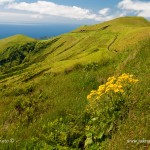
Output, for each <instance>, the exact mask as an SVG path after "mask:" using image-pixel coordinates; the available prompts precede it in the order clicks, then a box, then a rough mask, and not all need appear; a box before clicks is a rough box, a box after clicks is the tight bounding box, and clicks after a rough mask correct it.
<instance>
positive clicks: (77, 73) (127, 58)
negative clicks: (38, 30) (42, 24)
mask: <svg viewBox="0 0 150 150" xmlns="http://www.w3.org/2000/svg"><path fill="white" fill-rule="evenodd" d="M149 47H150V22H149V21H147V20H146V19H144V18H142V17H121V18H117V19H114V20H110V21H107V22H104V23H101V24H96V25H90V26H87V25H85V26H82V27H80V28H77V29H75V30H73V31H72V32H70V33H65V34H62V35H59V36H57V37H53V38H50V39H48V40H37V39H32V38H30V37H27V36H25V35H15V36H12V37H8V38H5V39H1V40H0V104H1V105H0V126H1V132H0V137H1V139H4V138H10V137H11V138H14V139H15V140H16V142H15V143H14V144H7V145H6V144H4V145H3V149H15V148H16V147H17V148H18V149H23V148H25V149H33V147H34V148H37V149H38V148H41V149H42V148H43V149H44V148H45V149H55V148H56V149H65V148H66V149H67V148H68V149H71V148H72V149H83V147H84V145H85V143H84V142H85V138H86V137H87V135H82V134H83V133H82V131H84V130H85V129H84V125H85V124H86V121H87V120H86V119H85V114H84V112H85V107H86V105H87V103H88V102H87V98H86V97H87V95H88V94H89V92H90V91H91V90H93V89H97V88H98V86H99V85H102V84H104V83H106V82H107V78H108V77H110V76H113V75H114V76H115V75H120V74H122V73H129V74H133V75H134V76H136V78H137V79H139V81H140V82H139V83H138V84H137V85H136V86H135V87H134V89H133V90H132V91H131V96H130V97H129V98H130V100H129V101H130V103H129V104H128V106H127V107H128V111H127V112H126V115H125V116H123V117H122V119H120V120H119V119H118V120H115V123H116V126H115V127H114V126H113V127H112V128H113V131H114V130H115V132H112V133H111V135H109V136H106V135H103V134H104V133H103V134H101V135H99V137H101V140H100V141H99V142H102V143H103V144H102V145H101V146H102V147H105V148H104V149H112V147H114V149H115V148H116V149H125V148H126V147H127V146H128V148H130V149H137V148H138V149H141V150H142V149H143V150H144V146H143V145H140V144H139V145H136V144H128V143H127V142H126V141H127V140H132V139H139V140H140V139H142V138H146V139H148V138H149V136H150V135H149V132H148V128H149V124H148V122H149V121H150V120H149V117H148V116H149V108H148V107H149V104H150V101H149V96H148V95H149V87H148V86H149V71H150V68H149V66H150V65H149V64H150V61H149V60H150V58H149ZM105 107H106V106H105ZM123 109H124V110H126V109H125V108H123ZM56 118H57V119H58V120H59V119H61V121H60V122H63V125H64V126H65V125H67V127H68V128H65V127H66V126H65V127H64V126H61V128H60V127H59V125H58V124H57V122H59V121H58V120H57V121H56V120H55V119H56ZM54 120H55V121H54ZM53 121H54V122H53ZM57 127H58V129H59V128H60V129H61V132H60V133H61V134H58V133H57V137H55V138H54V137H53V136H52V135H53V134H54V133H53V131H51V130H53V129H55V130H56V131H58V129H56V128H57ZM71 129H72V130H71ZM55 130H54V131H55ZM110 131H111V129H110ZM131 132H132V134H130V133H131ZM81 133H82V134H81ZM93 135H94V133H93ZM52 137H53V138H54V139H57V140H58V141H57V143H55V142H54V141H51V140H52V139H53V138H52ZM69 137H70V138H69ZM65 138H66V139H65ZM68 138H69V139H68ZM61 140H62V141H61ZM68 140H70V141H68ZM18 141H20V142H18ZM64 141H66V143H64ZM93 141H94V140H93ZM61 142H62V143H61ZM63 143H64V144H63ZM106 143H108V144H106ZM0 144H1V143H0ZM44 145H45V147H44ZM95 149H96V148H95Z"/></svg>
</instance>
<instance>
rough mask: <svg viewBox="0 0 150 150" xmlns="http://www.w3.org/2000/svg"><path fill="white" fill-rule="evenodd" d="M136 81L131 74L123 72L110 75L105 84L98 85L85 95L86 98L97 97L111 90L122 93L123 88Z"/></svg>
mask: <svg viewBox="0 0 150 150" xmlns="http://www.w3.org/2000/svg"><path fill="white" fill-rule="evenodd" d="M136 82H138V80H137V79H134V78H133V75H130V74H127V73H124V74H122V75H120V76H118V77H117V76H112V77H109V78H108V79H107V82H106V84H103V85H100V86H99V88H98V90H92V91H91V93H90V94H89V95H88V96H87V99H88V100H90V99H91V98H94V99H99V98H100V97H101V96H102V95H103V94H105V93H108V92H110V91H113V92H115V93H118V92H120V93H123V92H124V88H125V87H126V86H127V85H129V84H131V83H136Z"/></svg>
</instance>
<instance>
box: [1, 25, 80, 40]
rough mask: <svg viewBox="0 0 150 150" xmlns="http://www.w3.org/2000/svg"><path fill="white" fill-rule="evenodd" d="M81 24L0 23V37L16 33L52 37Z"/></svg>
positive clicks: (34, 36) (36, 36) (39, 37)
mask: <svg viewBox="0 0 150 150" xmlns="http://www.w3.org/2000/svg"><path fill="white" fill-rule="evenodd" d="M79 26H81V25H77V24H69V25H68V24H67V25H66V24H51V25H8V24H6V25H5V24H0V39H3V38H7V37H9V36H13V35H16V34H24V35H26V36H29V37H32V38H37V39H41V38H44V37H54V36H58V35H60V34H64V33H67V32H70V31H72V30H74V29H76V28H78V27H79Z"/></svg>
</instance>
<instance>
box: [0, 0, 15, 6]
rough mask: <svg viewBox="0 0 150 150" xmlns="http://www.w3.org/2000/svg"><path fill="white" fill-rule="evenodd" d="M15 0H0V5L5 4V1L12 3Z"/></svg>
mask: <svg viewBox="0 0 150 150" xmlns="http://www.w3.org/2000/svg"><path fill="white" fill-rule="evenodd" d="M14 1H15V0H0V5H3V4H6V3H12V2H14Z"/></svg>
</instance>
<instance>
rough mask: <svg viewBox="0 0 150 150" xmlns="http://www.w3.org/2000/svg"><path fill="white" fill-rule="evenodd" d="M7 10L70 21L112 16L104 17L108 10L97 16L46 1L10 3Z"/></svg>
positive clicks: (72, 7)
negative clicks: (64, 18) (57, 17)
mask: <svg viewBox="0 0 150 150" xmlns="http://www.w3.org/2000/svg"><path fill="white" fill-rule="evenodd" d="M7 8H8V9H14V10H20V11H27V12H30V13H36V14H37V16H38V15H39V14H40V15H52V16H59V17H66V18H71V19H79V20H82V19H91V20H96V21H103V20H107V18H110V17H112V16H106V15H107V14H108V11H109V9H108V8H105V9H102V10H100V11H99V14H96V13H93V12H91V11H90V10H89V9H84V8H80V7H77V6H65V5H58V4H56V3H53V2H48V1H37V2H34V3H27V2H20V3H11V4H9V5H8V6H7Z"/></svg>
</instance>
